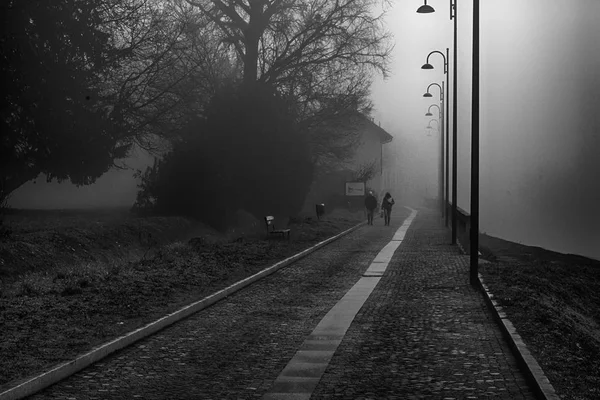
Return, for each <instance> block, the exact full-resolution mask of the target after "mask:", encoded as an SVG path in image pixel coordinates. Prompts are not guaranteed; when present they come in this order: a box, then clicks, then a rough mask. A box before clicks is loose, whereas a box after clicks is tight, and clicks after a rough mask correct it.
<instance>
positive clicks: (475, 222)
mask: <svg viewBox="0 0 600 400" xmlns="http://www.w3.org/2000/svg"><path fill="white" fill-rule="evenodd" d="M449 1H450V20H453V22H454V51H453V53H454V56H453V69H452V78H453V89H452V212H451V214H452V244H456V240H457V201H456V190H457V175H456V171H457V137H458V135H457V119H456V114H457V112H456V106H457V93H458V91H457V73H456V70H457V53H458V51H457V17H456V14H457V12H456V2H457V0H449ZM432 12H435V10H434V9H433V7H431V6H430V5H428V4H427V0H424V4H423V5H422V6H420V7H419V8H418V9H417V13H419V14H429V13H432ZM432 54H440V55H441V56H442V57H443V59H444V74H445V75H446V94H447V93H448V92H449V90H448V83H449V79H448V59H449V57H450V56H449V49H448V48H447V49H446V55H444V53H442V52H441V51H437V50H436V51H432V52H431V53H429V54H428V55H427V61H426V63H425V64H424V65H423V66H422V67H421V68H422V69H433V68H434V67H433V66H432V65H431V64H429V57H430V56H431V55H432ZM472 79H473V84H472V109H471V210H470V222H471V230H470V237H469V241H470V249H471V250H470V271H469V272H470V273H469V276H470V281H471V283H472V284H475V283H476V282H477V280H478V277H477V275H478V258H479V257H478V256H479V251H478V250H479V0H473V78H472ZM443 84H444V83H443V82H442V85H443ZM432 85H433V84H431V85H429V86H430V87H431V86H432ZM435 85H437V86H439V85H438V84H437V83H436V84H435ZM439 87H440V101H441V104H442V107H441V108H440V107H438V111H439V115H440V120H441V121H442V123H441V124H440V126H441V127H442V129H443V121H444V111H443V104H444V95H443V89H442V86H439ZM423 96H424V97H431V94H430V93H429V87H428V88H427V93H426V94H425V95H423ZM436 106H437V105H436ZM448 106H449V102H448V101H446V114H445V115H448V114H449V113H448ZM430 109H431V107H430V108H429V110H428V111H427V114H426V115H428V116H429V115H431V112H430ZM440 133H441V138H440V142H441V143H442V144H441V146H442V152H441V157H440V164H441V170H440V177H441V178H440V183H441V184H442V186H445V195H441V196H440V197H441V202H442V215H443V216H445V218H446V226H448V207H447V204H448V200H449V199H448V198H449V165H448V164H449V152H450V151H449V146H450V141H449V129H448V120H447V118H446V140H445V142H446V154H445V160H446V165H445V170H446V182H445V185H443V183H442V182H443V177H442V176H443V170H444V166H443V164H444V162H443V159H444V151H443V147H444V138H443V136H444V134H443V131H442V132H440ZM442 192H443V189H441V190H440V193H442Z"/></svg>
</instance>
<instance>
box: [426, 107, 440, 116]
mask: <svg viewBox="0 0 600 400" xmlns="http://www.w3.org/2000/svg"><path fill="white" fill-rule="evenodd" d="M431 107H437V109H438V114H439V115H440V116H441V115H442V111H441V108H440V106H438V105H437V104H432V105H430V106H429V108H428V109H427V113H426V114H425V116H426V117H432V116H433V114H432V113H431Z"/></svg>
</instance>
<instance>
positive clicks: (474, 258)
mask: <svg viewBox="0 0 600 400" xmlns="http://www.w3.org/2000/svg"><path fill="white" fill-rule="evenodd" d="M472 98H473V100H472V102H471V237H470V239H471V246H470V247H471V254H470V260H469V261H470V263H469V264H470V268H469V271H470V274H469V277H470V281H471V284H472V285H475V284H477V283H478V281H479V277H478V268H479V0H473V84H472Z"/></svg>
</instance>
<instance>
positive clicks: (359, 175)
mask: <svg viewBox="0 0 600 400" xmlns="http://www.w3.org/2000/svg"><path fill="white" fill-rule="evenodd" d="M375 175H377V160H373V161H370V162H366V163H363V164H361V165H359V166H358V167H357V168H356V169H355V170H354V177H353V179H354V181H356V182H367V181H370V180H371V179H373V178H374V177H375Z"/></svg>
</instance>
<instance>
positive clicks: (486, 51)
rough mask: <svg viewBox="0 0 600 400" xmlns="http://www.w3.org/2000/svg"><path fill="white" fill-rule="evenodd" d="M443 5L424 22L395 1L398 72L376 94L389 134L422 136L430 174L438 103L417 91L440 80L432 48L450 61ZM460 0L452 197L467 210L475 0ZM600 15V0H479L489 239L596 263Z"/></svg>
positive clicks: (484, 210)
mask: <svg viewBox="0 0 600 400" xmlns="http://www.w3.org/2000/svg"><path fill="white" fill-rule="evenodd" d="M448 3H449V2H448V1H433V2H430V4H431V5H432V6H433V7H434V8H435V9H436V12H435V13H434V14H428V15H423V14H417V13H416V12H415V11H416V9H417V8H418V6H419V5H420V4H422V2H421V1H416V0H415V1H408V2H398V3H397V4H396V5H395V6H394V9H393V10H391V12H390V13H389V16H388V19H387V22H388V26H389V27H390V29H391V30H392V31H393V32H394V34H395V36H396V43H397V44H396V49H395V53H394V56H395V61H394V67H393V69H394V76H393V77H392V78H391V79H389V80H388V81H382V80H378V81H377V83H376V84H375V86H374V88H373V98H374V101H375V104H376V108H377V113H376V118H378V119H380V120H381V121H382V127H384V128H385V129H386V130H388V131H389V132H391V133H392V134H394V135H413V136H416V137H418V138H419V139H421V140H419V141H418V144H417V146H418V147H419V148H428V149H431V151H433V152H434V153H432V154H431V156H430V157H423V165H422V168H424V169H428V170H431V169H434V170H435V168H437V164H436V161H434V162H432V157H435V154H436V153H435V150H436V147H435V143H431V141H428V140H427V139H430V138H428V137H426V135H425V134H424V133H423V129H422V128H423V127H424V126H426V125H427V122H428V117H424V113H425V112H426V110H427V107H428V105H429V104H431V103H432V102H433V101H432V99H427V100H425V99H424V98H422V97H421V96H422V94H423V92H424V90H425V87H426V85H427V84H428V82H429V81H433V80H435V81H441V80H442V79H445V76H443V74H442V58H441V57H439V56H437V55H436V56H432V58H431V59H430V61H431V63H432V64H433V65H434V67H435V68H436V69H435V70H433V71H425V70H421V69H420V66H421V65H422V64H423V63H424V62H425V58H426V56H427V54H428V53H429V52H430V51H432V50H441V51H444V49H445V48H446V47H449V48H450V58H451V63H452V56H453V53H452V45H453V43H452V22H451V21H450V19H449V15H448ZM457 3H458V17H459V19H458V21H459V28H458V36H459V41H458V47H459V55H458V57H459V58H458V60H459V68H458V75H459V84H458V86H459V88H458V97H459V98H458V119H457V121H458V134H459V138H458V139H459V144H458V173H457V176H458V190H457V196H458V206H459V207H461V208H463V209H465V210H467V211H468V210H469V208H470V192H469V190H470V146H471V143H470V135H471V62H472V60H471V54H472V53H471V52H472V2H471V1H461V0H458V1H457ZM599 19H600V2H598V1H596V0H553V1H552V2H547V1H546V2H545V1H542V0H533V1H527V2H523V1H521V0H486V1H485V2H481V30H480V36H481V58H480V63H481V66H480V69H481V80H480V85H481V103H480V107H481V114H480V119H481V124H480V135H481V144H480V158H481V161H480V174H481V176H480V229H481V231H482V232H486V233H488V234H490V235H492V236H497V237H500V238H504V239H507V240H511V241H516V242H522V243H524V244H529V245H537V246H541V247H545V248H548V249H551V250H555V251H560V252H566V253H576V254H582V255H586V256H589V257H593V258H597V259H600V209H599V206H600V157H598V155H600V116H599V112H600V95H599V93H600V91H599V90H600V24H598V20H599ZM451 74H452V71H450V77H451V76H452V75H451ZM425 77H427V78H425ZM425 81H428V82H425ZM424 85H425V86H424ZM451 86H452V81H451ZM451 89H452V88H451ZM433 93H436V94H437V91H436V90H434V91H433ZM450 94H451V93H450ZM434 96H436V95H434ZM448 97H449V98H450V96H448ZM434 100H436V101H437V96H436V97H434ZM434 115H437V114H436V112H434ZM450 117H451V116H450ZM451 122H452V121H451V119H450V123H451ZM450 126H451V125H450ZM420 151H422V149H420ZM430 176H432V177H433V179H435V173H432V174H430Z"/></svg>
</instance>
